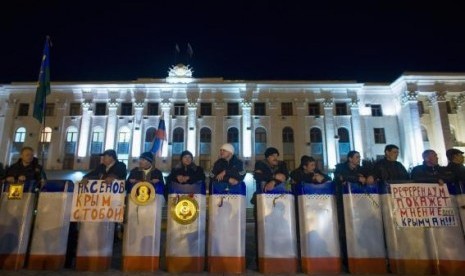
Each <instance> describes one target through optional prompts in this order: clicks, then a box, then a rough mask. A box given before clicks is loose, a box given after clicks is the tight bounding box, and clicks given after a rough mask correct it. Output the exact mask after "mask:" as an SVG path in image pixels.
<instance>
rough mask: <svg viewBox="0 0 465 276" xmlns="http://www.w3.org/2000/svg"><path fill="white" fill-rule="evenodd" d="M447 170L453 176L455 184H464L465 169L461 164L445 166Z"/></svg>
mask: <svg viewBox="0 0 465 276" xmlns="http://www.w3.org/2000/svg"><path fill="white" fill-rule="evenodd" d="M447 169H448V170H449V171H451V172H452V173H453V174H454V182H455V183H459V182H462V183H465V167H464V166H463V165H462V164H456V163H452V162H450V163H449V164H448V165H447Z"/></svg>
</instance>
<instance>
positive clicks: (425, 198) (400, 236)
mask: <svg viewBox="0 0 465 276" xmlns="http://www.w3.org/2000/svg"><path fill="white" fill-rule="evenodd" d="M449 187H450V189H448V187H447V185H444V186H439V185H438V184H428V183H402V184H394V183H391V184H387V183H385V184H384V186H383V189H382V194H383V197H384V198H383V200H384V201H385V202H387V204H386V208H385V210H383V214H384V217H385V225H386V226H385V229H386V240H387V247H388V251H389V262H390V267H391V271H392V272H395V273H401V274H413V273H416V274H452V275H458V274H461V273H462V272H463V271H464V270H465V256H464V255H463V252H465V240H464V237H463V232H462V229H461V225H460V221H459V216H458V213H459V211H458V208H457V204H456V199H455V195H454V194H455V193H456V189H455V188H456V187H454V185H449ZM449 190H450V191H451V193H450V194H449Z"/></svg>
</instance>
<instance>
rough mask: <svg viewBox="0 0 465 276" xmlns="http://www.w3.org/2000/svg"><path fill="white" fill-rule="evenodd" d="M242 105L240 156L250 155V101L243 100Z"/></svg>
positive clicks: (247, 156)
mask: <svg viewBox="0 0 465 276" xmlns="http://www.w3.org/2000/svg"><path fill="white" fill-rule="evenodd" d="M241 107H242V156H243V157H244V158H247V159H248V158H250V157H252V112H251V111H252V103H251V102H250V101H248V100H244V101H242V103H241Z"/></svg>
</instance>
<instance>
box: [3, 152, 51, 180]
mask: <svg viewBox="0 0 465 276" xmlns="http://www.w3.org/2000/svg"><path fill="white" fill-rule="evenodd" d="M21 175H24V176H25V177H26V181H31V180H35V181H37V182H39V181H40V180H41V179H46V178H47V177H46V175H45V172H44V170H43V168H42V166H41V165H39V159H37V158H35V157H34V159H32V162H31V163H30V164H29V165H27V166H24V165H23V161H22V160H21V158H20V159H19V160H18V161H17V162H16V163H14V164H13V165H11V166H10V167H9V168H8V169H7V171H6V173H5V177H14V178H15V181H17V180H18V177H19V176H21Z"/></svg>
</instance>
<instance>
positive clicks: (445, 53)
mask: <svg viewBox="0 0 465 276" xmlns="http://www.w3.org/2000/svg"><path fill="white" fill-rule="evenodd" d="M12 2H14V3H11V2H10V5H14V7H13V8H7V7H2V8H1V12H0V32H1V37H2V38H1V41H0V49H1V60H2V63H3V64H2V65H1V66H0V83H3V84H5V83H10V82H15V81H33V82H35V81H37V78H38V73H39V67H40V60H41V55H42V50H43V44H44V40H45V36H46V35H50V37H51V40H52V43H53V47H52V48H51V80H52V82H53V81H72V82H80V81H130V80H135V79H137V78H165V77H166V76H167V71H168V68H169V67H170V66H171V65H173V64H175V63H187V62H189V64H190V65H191V66H192V67H193V68H194V77H198V78H203V77H223V78H224V79H227V80H310V81H318V80H328V81H329V80H341V81H358V82H383V83H389V82H392V81H394V80H395V79H396V78H398V77H399V76H400V75H401V74H402V73H404V72H412V71H413V72H465V13H464V12H463V9H461V8H459V7H458V6H456V5H451V4H446V2H444V1H441V3H442V4H441V5H442V6H438V4H437V3H435V4H434V5H433V4H426V3H424V1H423V2H418V3H416V4H407V3H406V2H408V1H399V2H397V1H386V2H380V1H373V0H372V1H361V2H360V1H343V2H341V3H338V2H335V1H321V2H323V3H324V4H315V3H318V2H320V1H312V0H308V1H301V2H297V1H291V0H282V1H253V0H248V1H240V0H235V1H222V0H217V1H214V2H213V1H211V2H210V1H209V2H208V3H207V2H206V1H194V0H192V1H186V2H183V1H174V0H170V1H161V0H151V1H137V0H132V1H105V0H102V1H99V0H94V1H92V2H90V1H89V2H87V1H84V2H82V1H59V0H55V1H21V0H18V1H12ZM68 3H77V4H68ZM409 3H411V2H409ZM3 5H5V4H3ZM187 43H190V45H191V46H192V49H193V52H194V53H193V56H192V58H191V59H188V55H187ZM176 44H178V45H179V48H180V53H179V55H175V52H176V51H175V45H176Z"/></svg>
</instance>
